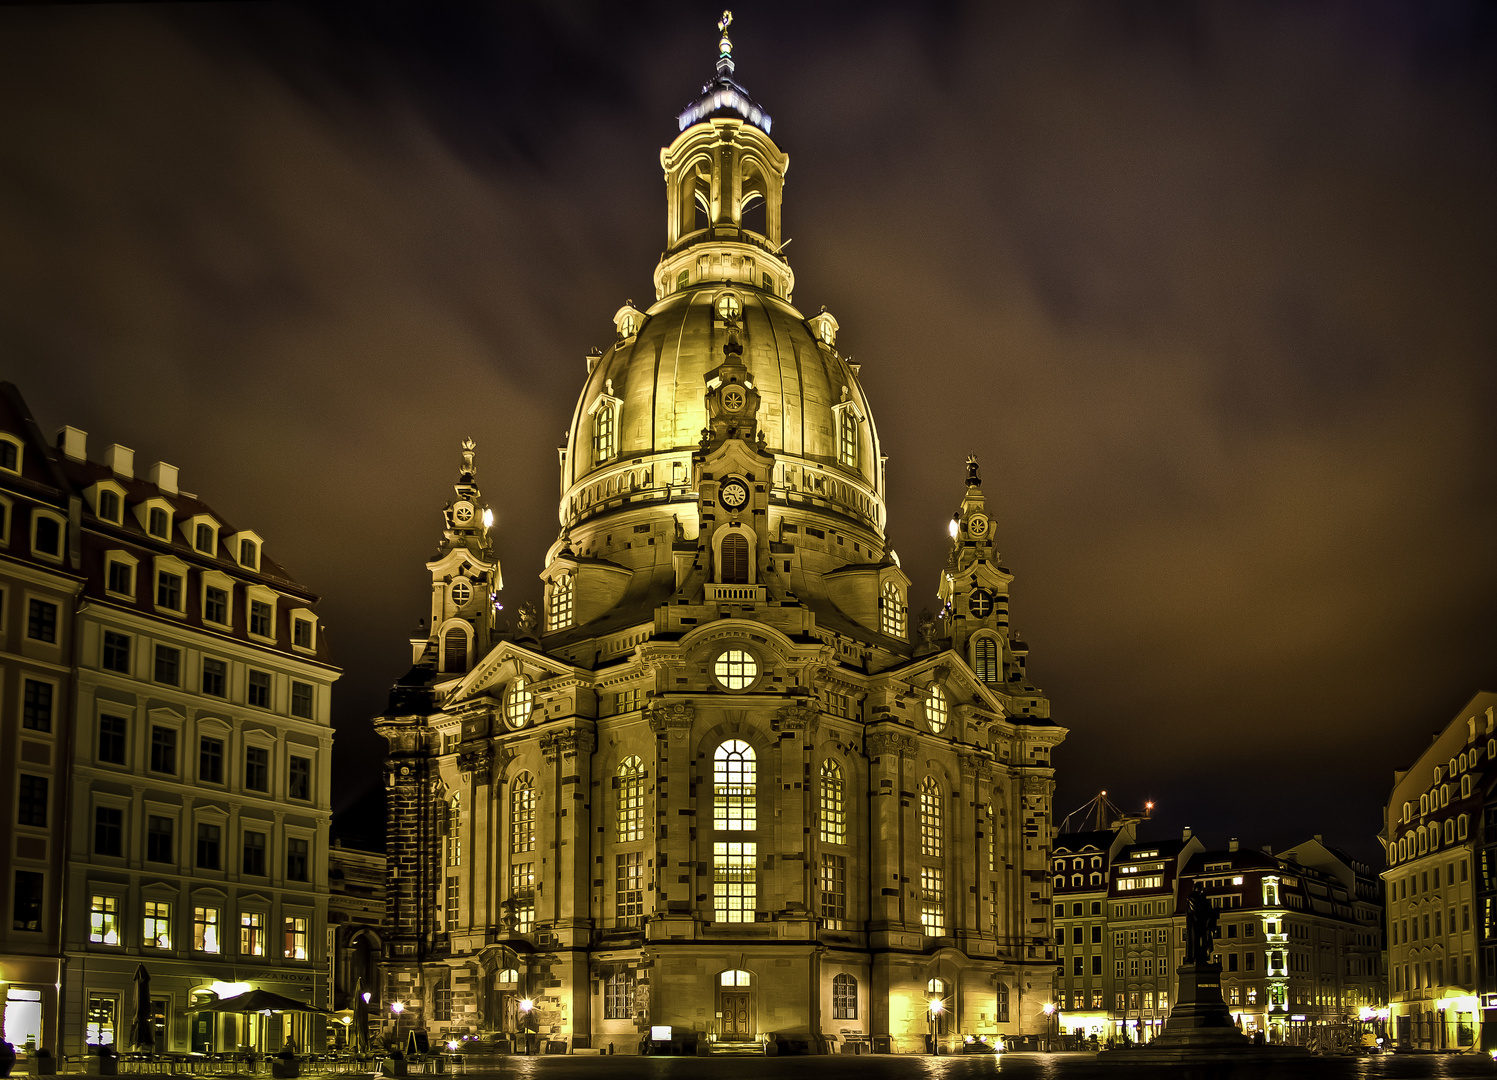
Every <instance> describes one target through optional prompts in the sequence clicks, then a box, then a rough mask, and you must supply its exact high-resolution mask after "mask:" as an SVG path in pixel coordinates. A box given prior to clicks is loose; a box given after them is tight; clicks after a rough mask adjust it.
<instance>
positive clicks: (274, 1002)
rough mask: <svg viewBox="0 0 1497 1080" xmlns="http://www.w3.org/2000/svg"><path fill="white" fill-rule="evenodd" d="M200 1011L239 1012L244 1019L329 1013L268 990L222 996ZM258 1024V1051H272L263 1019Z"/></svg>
mask: <svg viewBox="0 0 1497 1080" xmlns="http://www.w3.org/2000/svg"><path fill="white" fill-rule="evenodd" d="M200 1011H202V1012H216V1013H240V1014H242V1015H243V1016H244V1017H245V1019H246V1020H248V1018H249V1017H250V1016H251V1015H254V1016H259V1017H262V1018H264V1017H269V1016H271V1015H273V1014H275V1013H317V1014H318V1015H321V1016H329V1015H331V1014H330V1013H329V1012H328V1011H327V1010H326V1009H319V1008H318V1007H317V1006H316V1005H309V1004H307V1003H306V1002H305V1001H297V1000H296V999H295V998H288V997H283V996H282V995H280V994H277V993H274V992H272V991H270V990H248V991H246V992H244V993H243V994H235V995H234V996H233V997H230V998H224V999H223V1000H222V1001H215V1002H214V1003H213V1004H211V1005H206V1006H203V1008H202V1009H201V1010H200ZM260 1025H261V1026H260V1035H259V1038H258V1039H256V1040H255V1041H256V1043H257V1044H258V1045H259V1046H260V1048H261V1050H260V1052H261V1053H270V1052H273V1048H270V1047H267V1046H266V1045H265V1039H266V1036H267V1034H268V1033H267V1032H266V1030H265V1027H264V1023H263V1019H262V1021H260ZM246 1027H247V1025H246Z"/></svg>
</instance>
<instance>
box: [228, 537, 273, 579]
mask: <svg viewBox="0 0 1497 1080" xmlns="http://www.w3.org/2000/svg"><path fill="white" fill-rule="evenodd" d="M246 540H249V541H251V542H253V543H254V545H255V561H254V563H253V565H252V564H250V563H247V562H245V561H244V560H243V559H242V558H241V557H240V551H241V549H242V547H243V546H244V542H245V541H246ZM228 543H229V552H230V554H231V555H233V557H234V562H235V563H236V564H237V565H239V566H242V567H243V568H244V569H246V570H253V571H255V572H256V573H259V571H260V567H261V565H263V564H264V561H265V541H264V540H261V539H260V534H259V533H257V532H251V531H250V530H249V529H240V530H239V531H238V532H237V533H235V534H234V535H233V536H231V537H229V540H228Z"/></svg>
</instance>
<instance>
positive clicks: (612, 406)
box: [592, 379, 619, 465]
mask: <svg viewBox="0 0 1497 1080" xmlns="http://www.w3.org/2000/svg"><path fill="white" fill-rule="evenodd" d="M608 391H609V392H608V393H607V394H600V395H599V396H598V399H597V400H596V401H594V402H593V407H592V414H593V462H594V463H595V464H598V465H601V464H603V463H604V462H605V461H607V460H609V459H610V458H613V457H616V456H617V455H618V419H619V418H618V411H619V400H618V398H616V397H612V396H611V395H612V392H613V380H612V379H610V380H609V381H608Z"/></svg>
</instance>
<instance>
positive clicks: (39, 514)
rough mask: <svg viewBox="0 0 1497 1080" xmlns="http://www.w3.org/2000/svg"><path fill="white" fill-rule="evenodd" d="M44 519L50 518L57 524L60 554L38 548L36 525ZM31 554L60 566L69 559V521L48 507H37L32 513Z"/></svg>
mask: <svg viewBox="0 0 1497 1080" xmlns="http://www.w3.org/2000/svg"><path fill="white" fill-rule="evenodd" d="M42 518H50V519H51V520H53V521H55V522H57V537H58V545H57V546H58V552H57V554H56V555H53V554H52V553H51V552H49V551H42V550H40V549H39V548H38V547H37V546H36V525H37V522H38V521H40V520H41V519H42ZM31 554H32V555H33V556H34V557H35V558H38V559H45V560H46V561H47V562H50V563H57V564H58V565H59V566H60V565H61V564H62V561H63V560H64V559H66V558H67V554H68V519H67V518H65V517H63V516H62V515H61V514H59V513H58V512H57V511H56V510H53V509H51V508H49V507H46V506H41V505H37V506H35V507H33V508H32V511H31Z"/></svg>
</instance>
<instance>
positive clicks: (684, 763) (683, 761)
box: [645, 701, 711, 939]
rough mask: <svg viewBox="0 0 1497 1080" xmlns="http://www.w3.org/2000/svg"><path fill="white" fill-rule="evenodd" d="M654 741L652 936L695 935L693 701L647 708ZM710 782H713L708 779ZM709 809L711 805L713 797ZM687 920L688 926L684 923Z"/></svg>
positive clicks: (659, 704)
mask: <svg viewBox="0 0 1497 1080" xmlns="http://www.w3.org/2000/svg"><path fill="white" fill-rule="evenodd" d="M645 715H646V718H647V720H648V722H649V725H650V730H651V731H653V732H654V733H655V737H656V745H657V750H656V761H655V768H656V774H657V775H656V781H655V814H656V836H655V887H656V897H657V901H656V910H657V913H659V914H660V915H661V917H660V918H657V919H656V920H655V921H653V922H651V923H650V924H649V932H650V933H649V936H650V937H651V938H656V937H661V938H666V939H669V938H670V937H671V936H672V933H673V932H672V929H671V928H670V925H669V924H670V923H674V924H675V928H674V934H675V935H676V936H680V935H685V936H687V937H688V938H689V937H691V936H693V935H692V933H691V929H690V921H691V918H692V910H693V908H694V907H695V898H694V895H693V893H692V891H691V890H692V882H693V880H694V875H693V874H692V872H691V871H692V867H691V851H692V845H691V824H690V822H691V820H692V817H691V801H690V796H691V764H692V762H691V739H690V735H691V727H692V725H693V724H694V723H695V722H696V708H695V706H693V705H692V704H691V702H689V701H677V702H672V703H670V704H666V703H664V702H657V703H655V704H652V705H650V706H648V707H647V708H646V709H645ZM708 783H709V784H710V783H711V781H710V779H709V780H708ZM708 805H709V806H710V805H711V804H710V799H709V803H708ZM683 920H685V922H686V925H684V926H683V925H682V921H683Z"/></svg>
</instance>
